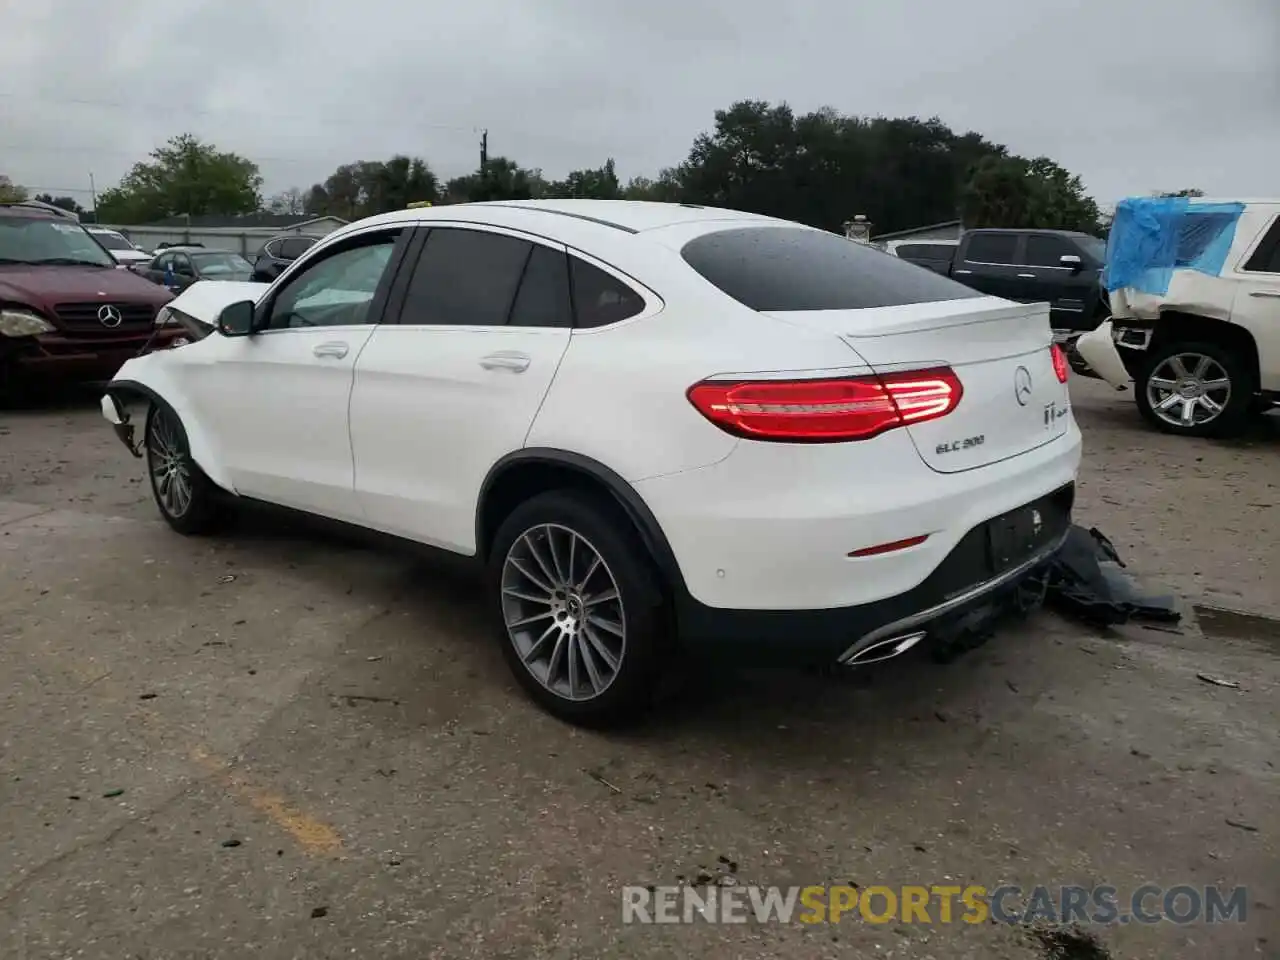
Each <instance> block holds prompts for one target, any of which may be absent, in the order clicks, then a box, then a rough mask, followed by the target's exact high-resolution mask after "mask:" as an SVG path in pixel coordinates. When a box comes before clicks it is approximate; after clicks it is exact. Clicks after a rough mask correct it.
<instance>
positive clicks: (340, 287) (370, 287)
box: [268, 231, 399, 330]
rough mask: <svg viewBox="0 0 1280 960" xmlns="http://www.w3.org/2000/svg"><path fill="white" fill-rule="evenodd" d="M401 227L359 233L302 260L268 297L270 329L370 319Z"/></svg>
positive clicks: (338, 324) (343, 324)
mask: <svg viewBox="0 0 1280 960" xmlns="http://www.w3.org/2000/svg"><path fill="white" fill-rule="evenodd" d="M398 238H399V231H396V232H395V233H387V234H378V235H376V236H373V237H366V238H361V239H360V240H359V241H358V242H357V243H356V245H354V246H344V247H343V248H342V249H339V250H336V251H335V252H333V253H330V254H328V255H327V256H323V257H321V258H320V259H319V260H316V261H314V262H312V263H310V264H306V265H305V266H304V267H303V269H302V270H301V271H299V272H298V273H297V274H295V275H294V276H292V277H290V278H289V280H288V281H287V282H286V283H285V285H284V286H283V287H282V288H281V290H280V292H279V295H277V296H276V297H275V299H274V300H273V301H272V303H271V306H270V307H269V310H270V320H269V322H268V327H269V329H272V330H287V329H296V328H305V327H333V326H350V325H354V324H363V323H370V322H372V318H371V317H370V316H369V308H370V306H371V305H372V304H373V300H374V297H375V296H377V293H378V287H379V284H381V283H382V281H383V278H384V277H385V275H386V273H387V266H388V264H390V262H391V255H392V253H393V252H394V250H395V245H396V240H397V239H398Z"/></svg>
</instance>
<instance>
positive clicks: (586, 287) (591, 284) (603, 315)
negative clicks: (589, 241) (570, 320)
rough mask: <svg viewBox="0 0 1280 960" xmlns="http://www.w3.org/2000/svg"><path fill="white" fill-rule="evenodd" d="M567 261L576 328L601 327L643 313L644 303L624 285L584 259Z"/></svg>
mask: <svg viewBox="0 0 1280 960" xmlns="http://www.w3.org/2000/svg"><path fill="white" fill-rule="evenodd" d="M569 262H570V264H571V268H570V273H571V275H572V278H573V309H574V315H575V316H574V322H575V323H576V325H577V326H579V327H603V326H604V325H605V324H608V323H617V322H618V321H619V320H626V319H627V318H628V317H634V316H635V315H636V314H637V313H640V312H642V311H643V310H644V300H643V299H642V298H641V297H640V295H639V294H638V293H636V292H635V291H634V290H632V289H631V288H630V287H628V286H627V285H626V284H625V283H622V282H621V281H620V280H615V279H614V278H613V277H612V276H610V275H609V274H607V273H605V272H604V271H603V270H601V269H600V268H599V267H593V266H592V265H591V264H589V263H587V262H586V261H585V260H579V259H578V258H577V257H570V258H569Z"/></svg>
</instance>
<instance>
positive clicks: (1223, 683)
mask: <svg viewBox="0 0 1280 960" xmlns="http://www.w3.org/2000/svg"><path fill="white" fill-rule="evenodd" d="M1196 679H1197V680H1202V681H1203V682H1205V683H1209V684H1212V685H1213V686H1215V687H1228V688H1230V689H1232V690H1239V689H1240V684H1238V683H1236V682H1235V681H1234V680H1223V679H1222V678H1221V677H1211V676H1210V675H1209V674H1207V673H1197V674H1196Z"/></svg>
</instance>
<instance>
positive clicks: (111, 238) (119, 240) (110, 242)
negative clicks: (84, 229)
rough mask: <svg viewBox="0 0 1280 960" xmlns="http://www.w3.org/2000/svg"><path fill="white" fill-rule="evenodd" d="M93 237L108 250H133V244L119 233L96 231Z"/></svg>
mask: <svg viewBox="0 0 1280 960" xmlns="http://www.w3.org/2000/svg"><path fill="white" fill-rule="evenodd" d="M91 236H92V237H93V239H95V240H97V241H98V242H99V243H100V244H102V245H103V246H104V247H106V248H107V249H108V250H130V251H132V250H133V244H132V243H130V242H129V241H128V240H126V239H125V238H124V237H122V236H120V234H118V233H99V232H98V231H96V230H95V231H94V232H93V233H92V234H91Z"/></svg>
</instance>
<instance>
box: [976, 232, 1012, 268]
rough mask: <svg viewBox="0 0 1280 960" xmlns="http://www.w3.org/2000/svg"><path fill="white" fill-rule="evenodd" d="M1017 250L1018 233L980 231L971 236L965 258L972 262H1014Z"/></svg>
mask: <svg viewBox="0 0 1280 960" xmlns="http://www.w3.org/2000/svg"><path fill="white" fill-rule="evenodd" d="M1017 252H1018V235H1017V234H1016V233H979V234H977V235H975V236H972V237H970V238H969V245H968V247H966V248H965V252H964V258H965V259H966V260H968V261H969V262H970V263H1013V258H1014V256H1015V255H1016V254H1017Z"/></svg>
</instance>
